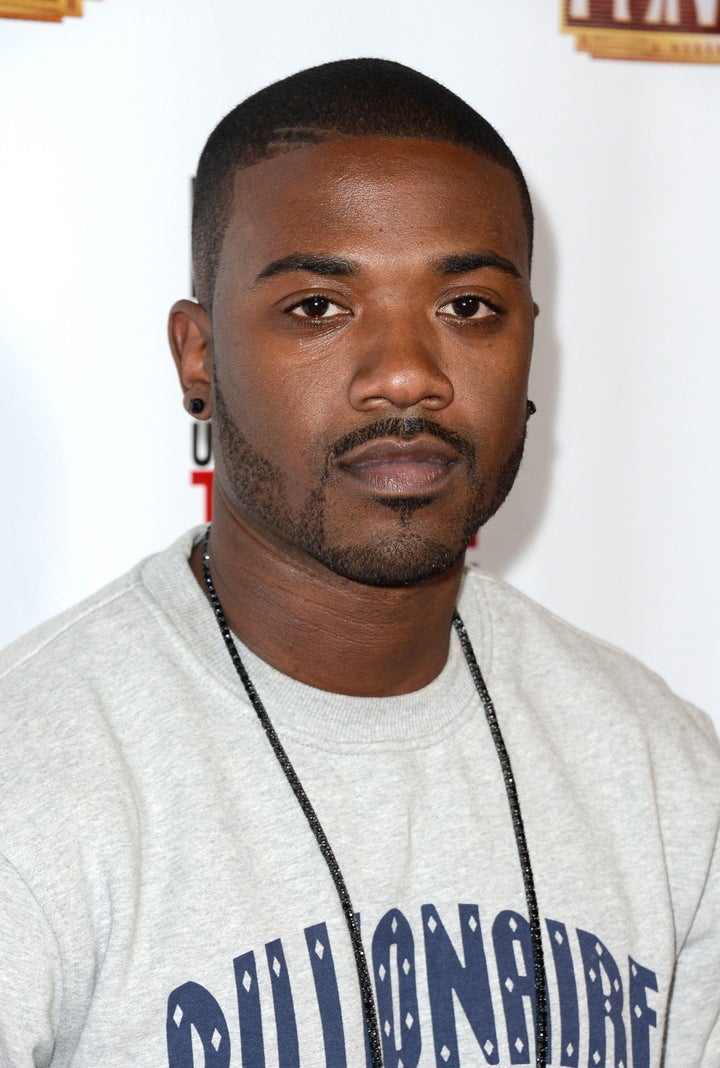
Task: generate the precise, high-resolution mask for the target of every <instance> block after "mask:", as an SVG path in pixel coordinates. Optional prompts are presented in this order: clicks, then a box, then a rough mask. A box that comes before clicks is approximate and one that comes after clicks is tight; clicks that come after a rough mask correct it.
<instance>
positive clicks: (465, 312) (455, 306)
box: [438, 293, 498, 319]
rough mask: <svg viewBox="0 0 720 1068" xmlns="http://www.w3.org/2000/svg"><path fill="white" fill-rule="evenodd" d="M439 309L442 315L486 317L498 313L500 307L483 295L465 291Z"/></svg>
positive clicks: (459, 317) (471, 317)
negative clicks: (484, 298) (479, 295)
mask: <svg viewBox="0 0 720 1068" xmlns="http://www.w3.org/2000/svg"><path fill="white" fill-rule="evenodd" d="M438 311H439V312H440V314H441V315H448V316H450V317H451V318H453V319H485V318H486V317H487V316H489V315H496V314H497V311H498V309H497V308H494V307H493V306H492V304H490V303H489V302H488V301H487V300H483V298H482V297H477V296H474V295H473V294H471V293H464V294H463V295H462V296H460V297H455V299H454V300H450V301H448V303H447V304H443V305H442V307H440V308H438Z"/></svg>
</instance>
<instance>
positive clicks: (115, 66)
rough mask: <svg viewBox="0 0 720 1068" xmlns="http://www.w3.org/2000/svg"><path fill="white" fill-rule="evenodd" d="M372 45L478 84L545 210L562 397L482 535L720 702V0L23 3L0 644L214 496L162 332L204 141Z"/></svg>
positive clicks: (8, 255)
mask: <svg viewBox="0 0 720 1068" xmlns="http://www.w3.org/2000/svg"><path fill="white" fill-rule="evenodd" d="M357 55H379V56H385V57H388V58H394V59H398V60H400V61H401V62H405V63H409V64H410V65H412V66H415V67H418V68H419V69H420V70H423V71H425V72H426V73H428V74H430V75H432V76H433V77H436V78H438V79H439V80H440V81H442V82H444V83H446V84H447V85H448V86H449V87H450V88H452V89H453V90H455V91H456V92H458V93H459V94H460V95H461V96H463V97H465V98H466V99H467V100H468V101H470V102H471V103H472V104H473V105H474V106H475V107H476V108H477V109H478V110H479V111H481V112H482V113H483V114H485V115H486V116H487V118H488V119H489V120H490V121H491V122H492V123H493V124H494V125H495V126H497V128H498V129H499V130H500V132H501V133H502V134H503V136H505V138H506V139H507V140H508V142H509V143H510V145H511V146H512V148H513V149H514V151H515V152H516V154H517V156H518V158H519V159H520V162H521V164H522V165H523V167H524V168H525V171H526V174H527V177H528V180H529V183H530V187H531V191H532V193H533V197H534V201H535V205H536V211H537V225H538V238H537V254H536V259H535V267H534V289H535V296H536V299H537V301H538V303H539V304H540V306H541V315H540V318H539V320H538V336H537V344H536V353H535V366H534V371H533V380H532V391H531V396H532V397H533V400H534V401H535V402H536V404H537V406H538V414H537V415H536V416H535V418H534V419H533V421H532V423H531V429H530V435H529V443H528V451H527V457H526V460H525V462H524V465H523V468H522V471H521V474H520V477H519V480H518V484H517V486H516V489H515V491H514V493H513V496H512V497H511V499H510V500H509V502H508V503H507V504H506V505H505V507H504V508H503V510H502V511H501V513H500V514H499V515H498V516H497V517H496V518H495V519H494V520H493V521H492V523H491V524H490V525H489V526H488V528H487V530H485V531H483V532H482V533H481V535H480V538H479V540H478V543H477V545H476V546H475V547H474V548H473V549H472V551H471V555H472V556H473V558H474V559H475V560H477V561H479V562H480V563H481V564H482V565H483V566H486V567H488V568H490V569H492V570H495V571H499V572H500V573H501V574H503V575H504V576H506V577H507V578H508V579H509V580H510V581H512V582H514V583H515V584H517V585H518V586H520V587H521V588H522V589H524V590H525V591H527V592H528V593H529V594H530V595H531V596H534V597H536V598H537V599H539V600H541V601H542V602H544V603H545V604H546V605H548V606H549V607H550V608H552V609H553V610H555V611H556V612H558V613H559V614H560V615H563V616H565V617H566V618H569V619H570V620H572V621H573V622H575V623H576V624H578V625H579V626H581V627H583V628H584V629H586V630H589V631H592V632H594V633H596V634H599V635H601V636H603V637H605V638H606V639H608V640H609V641H612V642H614V643H615V644H618V645H621V646H624V647H625V648H628V649H629V650H630V651H631V652H633V653H635V654H636V655H638V656H640V657H641V658H642V659H643V660H645V661H646V662H647V663H649V664H650V666H651V667H653V668H654V669H656V670H657V671H659V672H660V673H661V674H663V675H664V676H665V677H666V678H668V680H669V681H670V683H671V684H672V685H673V686H674V688H675V689H677V690H679V691H680V692H681V693H683V694H684V695H686V696H688V697H689V698H690V699H692V700H694V701H695V702H697V703H699V704H701V705H703V706H705V707H706V708H708V710H709V711H710V712H711V714H714V715H715V717H716V721H717V722H720V700H719V699H720V684H719V683H718V675H717V672H716V670H715V668H716V664H717V662H718V658H719V657H720V639H719V634H720V607H719V606H720V569H719V568H718V566H717V561H716V557H717V549H716V542H717V531H718V529H720V522H719V520H720V516H719V515H718V512H719V510H720V509H719V506H718V503H717V499H718V493H717V480H718V476H717V455H718V430H717V407H718V401H717V397H718V394H719V393H720V371H719V370H718V366H719V364H720V360H718V352H719V351H720V344H719V341H720V328H719V326H718V311H717V302H718V297H717V292H718V266H717V250H718V247H720V208H719V207H718V204H719V198H718V188H720V139H719V138H718V133H717V131H718V128H720V70H719V69H718V62H720V0H564V2H562V0H504V2H503V3H502V4H498V3H495V2H492V0H443V3H439V2H435V0H414V2H413V0H395V2H394V3H391V4H388V3H387V2H386V0H364V2H362V3H359V4H355V5H351V7H349V8H347V10H346V9H345V8H343V7H342V6H338V5H337V3H334V2H333V3H331V2H329V0H316V2H315V3H314V4H313V5H311V6H310V7H307V6H305V7H302V6H301V7H298V5H297V4H296V3H293V2H292V0H278V2H276V3H274V4H273V5H267V4H256V5H251V4H247V3H238V2H237V0H204V2H203V3H199V2H197V0H153V2H152V3H147V2H143V0H102V2H97V0H88V2H87V3H85V4H83V3H82V2H81V0H26V2H23V0H8V2H5V0H0V144H1V145H2V157H1V158H2V168H1V169H0V190H1V191H2V196H1V197H0V213H1V214H0V232H1V233H2V256H1V257H0V352H1V358H2V397H3V402H4V403H3V413H2V427H3V441H4V447H3V449H2V456H3V479H2V482H3V495H4V501H5V517H4V518H5V522H4V524H3V534H2V537H3V539H4V553H3V556H4V559H5V562H6V567H5V581H4V588H5V596H4V600H3V603H4V610H3V613H2V623H1V625H0V641H1V642H3V643H4V642H5V641H9V640H11V639H12V638H13V637H15V636H17V635H18V634H20V633H21V632H23V631H24V630H26V629H28V628H29V627H30V626H32V625H34V624H35V623H37V622H39V621H40V620H42V619H43V618H46V617H47V616H49V615H51V614H53V613H55V612H57V611H59V610H61V609H62V608H64V607H67V606H68V605H69V604H71V603H72V602H73V601H75V600H78V599H79V598H81V597H83V596H85V595H86V594H88V593H90V592H91V591H92V590H93V589H94V588H96V587H97V586H98V585H100V584H102V583H104V582H106V581H109V580H110V579H111V578H112V577H114V576H115V575H116V574H118V573H119V572H121V571H122V570H125V569H127V568H128V567H129V566H131V565H132V564H133V563H134V562H135V561H136V560H137V559H138V558H139V557H140V556H143V555H146V554H147V553H150V552H152V551H154V550H156V549H158V548H161V547H162V546H163V545H165V544H167V543H168V542H169V541H171V540H172V539H174V538H175V537H176V536H177V535H178V534H179V533H180V532H181V531H182V530H183V529H184V528H186V527H187V526H190V525H192V524H195V523H200V522H202V521H203V520H204V519H205V518H206V517H207V516H208V515H209V508H210V491H211V484H212V440H211V431H210V428H209V427H208V426H207V425H206V424H202V425H201V424H195V423H194V422H193V421H192V420H190V419H189V418H188V416H187V415H186V414H185V413H184V411H183V410H182V407H181V403H180V391H179V388H178V386H177V383H176V381H175V373H174V368H173V367H172V363H171V359H170V356H169V354H168V351H167V345H166V341H165V322H166V316H167V310H168V308H169V306H170V304H171V303H172V302H173V301H174V300H175V299H177V298H178V297H182V296H189V295H190V294H191V292H192V289H191V286H192V283H191V278H190V265H189V215H190V197H191V181H192V175H193V173H194V170H195V166H196V163H197V157H198V154H199V151H200V149H201V147H202V145H203V142H204V140H205V138H206V137H207V134H208V133H209V131H210V130H211V129H212V127H213V126H214V124H215V123H216V122H217V120H218V119H219V118H220V117H221V116H222V115H223V114H224V113H225V112H226V111H228V110H229V109H230V108H231V107H232V106H234V104H235V103H237V102H238V101H239V100H240V99H242V98H243V97H244V96H246V95H248V94H249V93H251V92H253V91H254V90H256V89H257V88H259V87H260V86H262V85H264V84H266V83H267V82H269V81H272V80H274V79H276V78H279V77H282V76H284V75H286V74H289V73H291V72H292V71H294V70H296V69H299V68H300V67H304V66H310V65H312V64H314V63H320V62H324V61H326V60H329V59H334V58H339V57H343V56H357Z"/></svg>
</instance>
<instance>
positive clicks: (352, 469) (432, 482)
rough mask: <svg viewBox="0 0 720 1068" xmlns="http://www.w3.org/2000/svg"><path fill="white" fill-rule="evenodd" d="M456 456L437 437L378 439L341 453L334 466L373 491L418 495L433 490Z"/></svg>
mask: <svg viewBox="0 0 720 1068" xmlns="http://www.w3.org/2000/svg"><path fill="white" fill-rule="evenodd" d="M459 459H460V457H459V455H458V453H457V451H456V450H455V449H454V448H453V447H452V445H449V444H448V443H447V442H444V441H441V440H440V439H438V438H434V437H418V438H413V439H412V440H410V441H407V440H403V439H400V438H380V439H376V440H374V441H369V442H367V443H366V444H364V445H359V446H358V447H357V448H355V449H353V450H352V451H351V452H349V453H347V454H346V455H344V456H343V457H342V459H341V460H339V461H338V467H339V468H340V469H341V470H342V471H344V472H345V473H347V474H349V475H351V476H352V477H353V478H356V479H358V480H359V481H360V482H363V483H364V484H365V485H366V486H367V488H368V489H370V490H371V491H372V492H373V493H376V494H382V495H388V496H395V497H399V496H422V495H426V494H430V493H433V492H437V490H439V489H440V488H441V486H442V484H443V482H444V481H445V480H446V479H447V478H448V477H449V475H450V473H451V471H452V470H453V468H454V466H455V465H456V464H457V463H458V461H459Z"/></svg>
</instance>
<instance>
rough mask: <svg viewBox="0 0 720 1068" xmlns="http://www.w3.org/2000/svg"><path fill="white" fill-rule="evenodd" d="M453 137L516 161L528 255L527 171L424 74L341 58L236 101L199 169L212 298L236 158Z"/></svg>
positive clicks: (199, 266) (202, 262) (198, 209)
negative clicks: (349, 142)
mask: <svg viewBox="0 0 720 1068" xmlns="http://www.w3.org/2000/svg"><path fill="white" fill-rule="evenodd" d="M338 136H339V137H348V136H349V137H399V138H402V137H408V138H420V139H423V140H429V141H449V142H450V143H451V144H455V145H462V146H463V147H465V148H469V149H471V150H472V151H473V152H477V154H478V155H480V156H483V157H484V158H486V159H489V160H492V161H493V162H495V163H498V164H500V166H501V167H505V168H506V169H507V170H508V171H510V172H511V173H512V174H513V175H514V176H515V179H516V181H517V185H518V191H519V194H520V200H521V203H522V211H523V216H524V219H525V223H526V226H527V231H528V249H529V255H530V256H531V255H532V240H533V212H532V204H531V202H530V194H529V192H528V188H527V184H526V182H525V178H524V176H523V173H522V171H521V169H520V166H519V164H518V162H517V160H516V159H515V157H514V156H513V154H512V152H511V151H510V149H509V148H508V146H507V145H506V144H505V142H504V141H503V139H502V138H501V137H500V135H499V134H498V133H497V131H496V130H494V129H493V127H492V126H491V125H490V123H489V122H487V121H486V120H485V119H484V118H483V117H482V116H481V115H479V114H478V113H477V112H476V111H475V110H474V109H473V108H471V107H470V105H469V104H466V103H465V101H464V100H461V99H460V97H459V96H456V95H455V93H452V92H450V90H449V89H446V88H445V86H444V85H441V84H440V83H439V82H436V81H434V80H433V79H432V78H428V77H427V76H426V75H424V74H420V73H419V72H418V71H416V70H413V69H412V68H411V67H405V66H403V65H402V64H401V63H393V62H391V61H389V60H384V59H343V60H337V61H336V62H333V63H324V64H322V65H321V66H319V67H311V68H309V69H308V70H303V71H300V72H299V73H297V74H292V75H291V76H290V77H289V78H284V79H283V80H282V81H279V82H275V83H274V84H273V85H269V86H267V88H265V89H261V90H260V91H259V92H257V93H255V94H254V95H253V96H251V97H248V99H247V100H244V101H243V102H242V103H241V104H238V105H237V107H236V108H234V109H233V110H232V111H231V112H230V113H229V114H228V115H226V116H225V118H224V119H222V120H221V122H220V123H219V124H218V125H217V126H216V127H215V129H214V130H213V132H212V133H211V135H210V137H209V138H208V141H207V144H206V145H205V148H204V149H203V152H202V155H201V157H200V162H199V164H198V169H197V175H196V179H195V192H194V205H193V236H192V250H193V271H194V276H195V288H196V292H197V295H198V298H199V299H200V301H201V302H202V303H203V304H205V305H206V307H208V308H209V307H211V305H212V299H213V292H214V288H215V275H216V272H217V268H218V261H219V259H220V250H221V248H222V242H223V237H224V235H225V229H226V226H227V223H228V219H229V216H230V211H231V208H232V198H233V185H234V182H233V179H234V175H235V171H236V170H237V169H238V168H242V167H249V166H251V165H252V164H253V163H259V162H260V161H261V160H265V159H270V158H272V157H273V156H277V155H279V154H280V153H281V152H287V151H289V150H292V149H293V148H302V147H306V146H307V145H312V144H319V143H320V142H323V141H330V140H332V139H333V137H338Z"/></svg>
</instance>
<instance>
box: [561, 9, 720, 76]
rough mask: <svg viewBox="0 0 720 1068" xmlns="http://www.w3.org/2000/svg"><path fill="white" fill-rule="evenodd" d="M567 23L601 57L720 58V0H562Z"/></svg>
mask: <svg viewBox="0 0 720 1068" xmlns="http://www.w3.org/2000/svg"><path fill="white" fill-rule="evenodd" d="M562 29H563V32H564V33H571V34H573V35H574V37H575V47H576V48H577V49H578V50H579V51H581V52H589V53H590V55H591V56H594V57H595V58H596V59H647V60H661V61H665V62H675V63H720V0H562Z"/></svg>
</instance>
